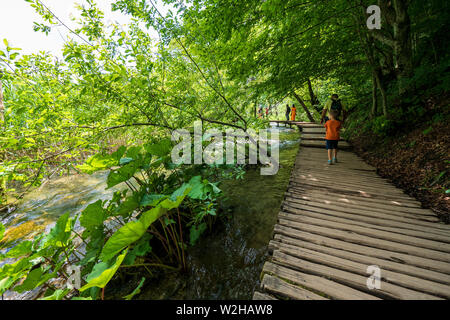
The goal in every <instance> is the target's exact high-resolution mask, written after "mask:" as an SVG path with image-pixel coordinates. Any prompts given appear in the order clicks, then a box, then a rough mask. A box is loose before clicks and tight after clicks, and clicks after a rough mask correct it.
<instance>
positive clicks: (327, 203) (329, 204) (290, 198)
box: [285, 193, 450, 231]
mask: <svg viewBox="0 0 450 320" xmlns="http://www.w3.org/2000/svg"><path fill="white" fill-rule="evenodd" d="M285 199H286V202H289V203H298V204H304V205H313V206H319V205H323V206H324V208H327V209H329V210H335V209H337V208H342V209H354V210H364V211H370V212H374V213H377V212H378V213H383V214H387V215H395V216H398V217H404V218H409V219H418V220H421V221H429V222H439V221H440V220H439V219H438V217H436V216H435V215H432V214H431V215H430V214H429V213H428V212H426V211H425V210H424V211H425V212H424V213H417V212H405V211H400V210H397V209H395V210H394V209H391V210H388V209H384V208H379V207H376V206H363V205H360V204H351V203H344V202H342V203H336V202H335V201H334V199H326V200H324V199H318V198H312V199H304V198H303V197H298V196H297V197H296V196H295V195H292V194H290V193H286V194H285ZM320 207H322V206H320ZM443 225H445V224H443ZM448 230H449V231H450V229H448Z"/></svg>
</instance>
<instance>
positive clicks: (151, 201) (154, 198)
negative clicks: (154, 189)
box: [140, 193, 168, 207]
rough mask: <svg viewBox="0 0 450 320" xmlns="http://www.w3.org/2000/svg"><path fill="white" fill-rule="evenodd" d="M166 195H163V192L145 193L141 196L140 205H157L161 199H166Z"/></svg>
mask: <svg viewBox="0 0 450 320" xmlns="http://www.w3.org/2000/svg"><path fill="white" fill-rule="evenodd" d="M167 198H168V196H167V195H164V194H155V193H152V194H146V195H144V196H143V197H142V200H141V203H140V206H141V207H147V206H151V207H156V206H157V205H158V203H160V202H161V201H162V200H164V199H167Z"/></svg>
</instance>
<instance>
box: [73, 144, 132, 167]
mask: <svg viewBox="0 0 450 320" xmlns="http://www.w3.org/2000/svg"><path fill="white" fill-rule="evenodd" d="M125 151H126V148H125V147H124V146H121V147H120V148H119V149H117V151H116V152H114V153H112V154H110V155H103V154H96V155H93V156H92V157H90V158H89V159H87V160H86V163H84V164H82V165H79V166H77V168H78V169H79V170H81V171H82V172H85V173H89V174H91V173H94V172H96V171H100V170H105V169H109V168H111V167H113V166H117V165H119V161H120V159H121V158H122V156H123V154H124V153H125Z"/></svg>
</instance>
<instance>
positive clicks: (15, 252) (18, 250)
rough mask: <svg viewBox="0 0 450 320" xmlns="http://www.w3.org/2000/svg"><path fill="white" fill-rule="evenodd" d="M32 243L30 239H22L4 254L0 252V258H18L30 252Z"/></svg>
mask: <svg viewBox="0 0 450 320" xmlns="http://www.w3.org/2000/svg"><path fill="white" fill-rule="evenodd" d="M32 245H33V242H32V241H23V242H20V243H19V244H18V245H16V246H15V247H14V248H12V249H10V250H9V251H8V252H7V253H5V254H0V259H7V258H18V257H21V256H24V255H26V254H28V253H31V247H32Z"/></svg>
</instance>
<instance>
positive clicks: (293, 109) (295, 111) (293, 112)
mask: <svg viewBox="0 0 450 320" xmlns="http://www.w3.org/2000/svg"><path fill="white" fill-rule="evenodd" d="M296 113H297V108H296V107H295V104H293V105H292V108H291V121H295V114H296Z"/></svg>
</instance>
